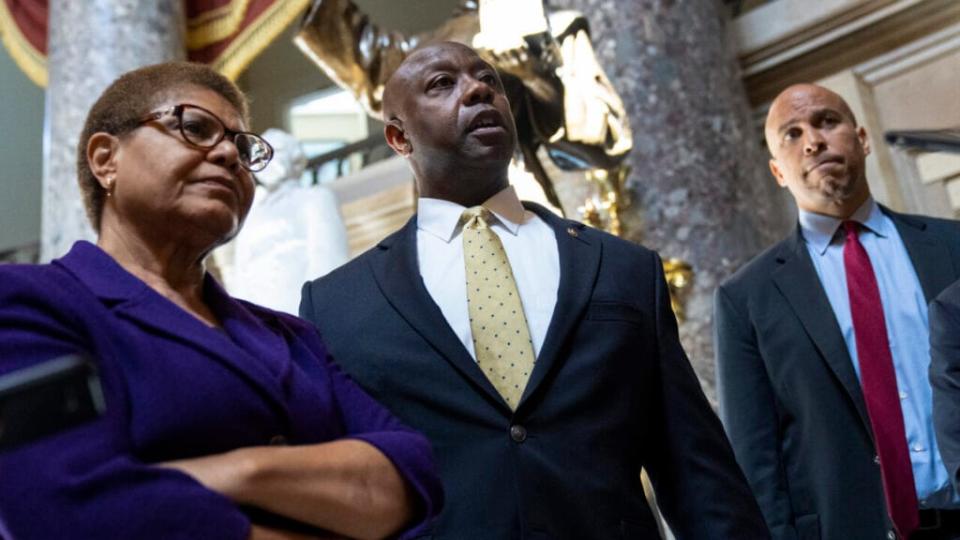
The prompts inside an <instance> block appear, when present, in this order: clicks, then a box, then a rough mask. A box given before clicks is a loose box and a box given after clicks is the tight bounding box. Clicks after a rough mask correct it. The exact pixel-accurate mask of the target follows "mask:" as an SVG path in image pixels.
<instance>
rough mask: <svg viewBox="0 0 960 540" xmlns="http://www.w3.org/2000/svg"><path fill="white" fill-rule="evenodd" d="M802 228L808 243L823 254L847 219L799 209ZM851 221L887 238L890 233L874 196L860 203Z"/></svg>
mask: <svg viewBox="0 0 960 540" xmlns="http://www.w3.org/2000/svg"><path fill="white" fill-rule="evenodd" d="M799 219H800V230H801V231H803V238H804V240H806V242H807V243H808V244H810V245H811V246H813V248H814V249H815V250H816V251H817V253H819V254H820V255H823V254H824V253H826V251H827V247H828V246H829V245H830V242H832V241H833V238H834V236H835V235H836V234H837V229H839V228H840V225H841V223H843V221H845V220H841V219H838V218H835V217H833V216H826V215H823V214H817V213H815V212H809V211H807V210H800V211H799ZM849 220H850V221H856V222H858V223H860V224H861V225H863V226H864V227H865V228H866V229H868V230H870V231H871V232H873V233H874V234H876V235H877V236H880V237H882V238H885V237H886V236H887V235H888V234H889V230H888V229H887V226H888V224H887V220H885V219H884V216H883V212H882V211H881V210H880V205H878V204H877V202H876V201H874V200H873V197H867V200H866V201H864V202H863V204H861V205H860V207H859V208H857V209H856V211H854V212H853V214H852V215H851V216H850V218H849Z"/></svg>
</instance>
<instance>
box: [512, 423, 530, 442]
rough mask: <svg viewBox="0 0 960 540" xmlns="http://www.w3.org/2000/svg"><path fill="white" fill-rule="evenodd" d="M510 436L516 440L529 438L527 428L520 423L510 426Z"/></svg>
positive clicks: (521, 440) (520, 440)
mask: <svg viewBox="0 0 960 540" xmlns="http://www.w3.org/2000/svg"><path fill="white" fill-rule="evenodd" d="M510 438H511V439H513V441H514V442H523V441H525V440H527V428H525V427H523V426H520V425H513V426H510Z"/></svg>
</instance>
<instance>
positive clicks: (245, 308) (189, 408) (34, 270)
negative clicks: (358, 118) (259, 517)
mask: <svg viewBox="0 0 960 540" xmlns="http://www.w3.org/2000/svg"><path fill="white" fill-rule="evenodd" d="M204 294H205V296H206V300H207V302H208V304H209V305H210V307H211V309H212V310H213V311H214V312H215V313H216V315H217V316H218V317H220V320H221V321H222V322H223V330H222V331H221V330H216V329H213V328H209V327H207V326H206V325H204V324H203V323H201V322H200V321H199V320H197V319H195V318H194V317H193V316H191V315H189V314H188V313H186V312H185V311H183V310H182V309H180V308H179V307H177V306H176V305H174V304H173V303H172V302H170V301H168V300H167V299H166V298H164V297H162V296H161V295H159V294H158V293H156V292H155V291H154V290H153V289H151V288H150V287H148V286H147V285H146V284H145V283H144V282H142V281H140V280H139V279H137V278H136V277H134V276H133V275H131V274H129V273H128V272H126V271H125V270H124V269H123V268H121V267H120V266H119V265H118V264H117V263H116V262H115V261H114V260H113V259H112V258H111V257H110V256H109V255H107V254H106V253H104V252H103V251H102V250H100V249H99V248H98V247H96V246H94V245H92V244H90V243H87V242H78V243H76V244H75V245H74V246H73V248H72V249H71V250H70V252H69V253H68V254H67V255H66V256H65V257H63V258H61V259H57V260H55V261H53V262H52V263H51V264H47V265H39V266H35V265H30V266H26V265H10V266H0V373H6V372H9V371H12V370H14V369H17V368H20V367H24V366H27V365H30V364H34V363H37V362H41V361H43V360H47V359H52V358H54V357H57V356H61V355H63V354H66V353H71V352H78V351H79V352H84V353H87V354H89V355H90V356H92V357H93V358H95V359H96V361H97V364H98V367H99V370H100V376H101V379H102V383H103V388H104V394H105V397H106V405H107V412H106V414H105V415H104V416H103V417H102V418H101V419H99V420H97V421H94V422H91V423H88V424H86V425H83V426H80V427H77V428H74V429H72V430H69V431H66V432H64V433H61V434H58V435H56V436H53V437H50V438H48V439H44V440H42V441H40V442H37V443H34V444H31V445H28V446H25V447H22V448H19V449H16V450H14V451H11V452H9V453H7V454H5V455H2V456H0V537H6V538H16V539H29V538H42V539H47V538H165V539H166V538H189V539H196V538H218V539H219V538H224V539H228V538H237V539H245V538H247V536H248V535H249V530H250V521H249V519H248V518H247V516H246V515H245V514H244V513H243V512H241V511H240V509H238V507H237V506H236V505H234V504H233V503H232V502H231V501H229V500H228V499H227V498H225V497H223V496H221V495H219V494H217V493H215V492H213V491H210V490H208V489H206V488H205V487H203V486H202V485H200V484H199V483H198V482H196V481H195V480H193V479H192V478H191V477H189V476H187V475H185V474H182V473H180V472H178V471H174V470H170V469H165V468H160V467H157V466H154V465H151V464H152V463H156V462H161V461H168V460H174V459H181V458H189V457H196V456H202V455H207V454H213V453H219V452H225V451H228V450H231V449H235V448H240V447H246V446H256V445H265V444H271V443H274V444H275V443H277V442H278V441H283V442H285V443H286V444H310V443H318V442H323V441H332V440H337V439H344V438H349V439H360V440H363V441H366V442H368V443H370V444H372V445H374V446H375V447H377V448H378V449H380V450H381V451H382V452H383V453H384V454H385V455H386V456H387V457H388V458H389V459H390V460H391V461H392V462H393V464H394V465H395V466H396V467H397V469H398V470H399V471H400V474H401V475H402V476H403V477H404V478H405V479H406V481H407V483H408V485H409V486H410V487H411V491H412V492H413V493H415V494H416V496H417V497H418V498H419V509H420V512H419V513H418V520H417V522H416V523H414V524H412V526H411V527H410V528H408V529H407V530H406V531H404V532H403V534H402V535H401V536H400V537H401V538H413V537H417V536H419V535H421V534H427V533H428V532H429V531H428V530H427V529H428V526H429V523H430V521H431V520H432V518H433V517H434V516H435V515H436V514H437V513H438V512H439V510H440V507H441V506H442V503H443V502H442V499H443V493H442V488H441V485H440V481H439V478H438V476H437V472H436V470H435V467H434V462H433V457H432V455H431V450H430V445H429V443H428V441H427V440H426V438H424V437H423V436H422V435H420V434H419V433H417V432H415V431H413V430H411V429H409V428H407V427H406V426H404V425H403V424H401V423H400V422H399V421H398V420H397V419H396V418H394V417H393V416H392V415H391V414H390V413H389V412H387V410H386V409H384V408H383V407H382V406H381V405H379V404H378V403H376V402H375V401H374V400H373V399H371V398H370V397H369V396H368V395H367V394H365V393H364V392H363V391H362V390H360V388H359V387H357V386H356V385H355V384H354V383H353V382H352V381H351V380H349V379H348V378H347V377H346V376H345V375H344V374H343V373H342V372H341V371H340V369H339V368H338V367H337V366H336V365H335V364H333V363H332V362H331V361H330V360H329V359H328V357H327V354H326V351H325V348H324V345H323V343H322V341H321V339H320V336H319V335H318V334H317V332H316V331H315V330H314V328H313V326H311V325H308V324H307V323H304V322H302V321H301V320H299V319H297V318H295V317H292V316H288V315H285V314H281V313H277V312H274V311H271V310H268V309H266V308H262V307H258V306H255V305H252V304H249V303H246V302H242V301H238V300H235V299H233V298H231V297H230V296H228V295H227V294H226V293H225V292H224V291H223V289H221V288H220V286H219V285H218V284H217V283H216V281H214V280H213V279H212V278H210V277H209V276H207V279H206V283H205V287H204ZM357 339H363V337H362V336H361V334H360V330H359V329H358V332H357Z"/></svg>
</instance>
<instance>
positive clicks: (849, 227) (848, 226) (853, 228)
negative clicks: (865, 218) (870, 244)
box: [843, 220, 861, 238]
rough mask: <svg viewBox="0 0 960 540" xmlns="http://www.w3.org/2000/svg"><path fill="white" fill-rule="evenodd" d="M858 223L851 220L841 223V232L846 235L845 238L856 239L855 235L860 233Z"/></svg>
mask: <svg viewBox="0 0 960 540" xmlns="http://www.w3.org/2000/svg"><path fill="white" fill-rule="evenodd" d="M860 227H861V225H860V223H859V222H857V221H853V220H847V221H844V222H843V231H844V232H845V233H846V235H847V238H850V237H853V238H856V237H857V233H859V232H860Z"/></svg>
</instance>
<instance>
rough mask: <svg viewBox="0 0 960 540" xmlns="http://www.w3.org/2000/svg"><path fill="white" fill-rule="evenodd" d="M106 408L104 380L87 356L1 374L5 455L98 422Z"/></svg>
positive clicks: (0, 436) (0, 442) (0, 435)
mask: <svg viewBox="0 0 960 540" xmlns="http://www.w3.org/2000/svg"><path fill="white" fill-rule="evenodd" d="M103 410H104V401H103V391H102V390H101V388H100V379H99V377H97V373H96V369H95V368H94V366H93V364H92V363H91V362H90V361H89V360H88V359H87V358H86V357H84V356H81V355H75V354H74V355H67V356H62V357H60V358H56V359H54V360H49V361H46V362H43V363H41V364H37V365H35V366H30V367H28V368H24V369H20V370H17V371H13V372H10V373H7V374H5V375H0V452H3V451H6V450H10V449H12V448H15V447H17V446H20V445H22V444H26V443H29V442H32V441H35V440H37V439H40V438H42V437H47V436H49V435H53V434H55V433H57V432H59V431H62V430H65V429H69V428H72V427H74V426H77V425H80V424H82V423H84V422H88V421H90V420H94V419H96V418H98V417H99V416H100V415H101V414H103Z"/></svg>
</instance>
